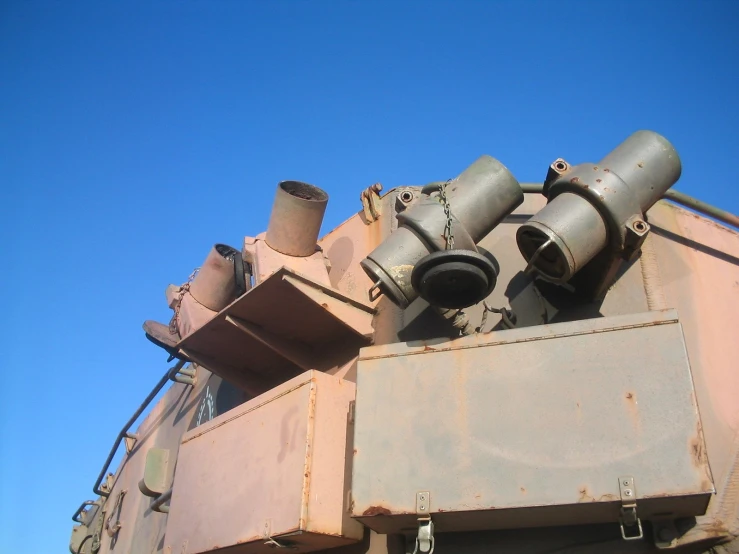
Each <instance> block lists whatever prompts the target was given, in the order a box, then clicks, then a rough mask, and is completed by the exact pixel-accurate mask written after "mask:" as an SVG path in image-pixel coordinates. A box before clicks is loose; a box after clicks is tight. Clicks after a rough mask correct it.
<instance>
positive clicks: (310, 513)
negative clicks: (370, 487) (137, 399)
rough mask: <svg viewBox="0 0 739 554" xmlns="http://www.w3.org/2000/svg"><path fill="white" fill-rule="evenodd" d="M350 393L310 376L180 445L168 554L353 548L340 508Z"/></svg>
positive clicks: (355, 533) (351, 524)
mask: <svg viewBox="0 0 739 554" xmlns="http://www.w3.org/2000/svg"><path fill="white" fill-rule="evenodd" d="M354 390H355V387H354V384H353V383H351V382H349V381H344V380H342V379H339V378H337V377H333V376H331V375H326V374H324V373H320V372H318V371H308V372H306V373H303V374H302V375H299V376H298V377H295V378H294V379H291V380H290V381H287V382H286V383H284V384H282V385H280V386H278V387H276V388H274V389H272V390H270V391H269V392H267V393H265V394H262V395H260V396H258V397H256V398H254V399H253V400H250V401H249V402H247V403H245V404H242V405H241V406H239V407H238V408H235V409H233V410H231V411H229V412H226V413H224V414H222V415H220V416H218V417H216V418H215V419H213V420H212V421H209V422H208V423H205V424H203V425H201V426H200V427H196V428H195V429H193V430H191V431H189V432H188V433H186V434H185V435H184V436H183V438H182V444H181V446H180V450H179V455H178V458H177V468H176V471H175V477H174V487H173V491H172V500H171V504H170V512H169V518H168V521H167V532H166V535H165V546H166V548H165V550H164V551H165V552H167V553H170V552H171V553H172V554H175V553H176V554H180V553H182V552H186V553H187V554H198V553H201V552H220V551H222V550H225V549H228V552H229V553H252V552H273V549H274V548H275V547H277V546H278V545H281V546H290V547H293V548H291V550H290V551H292V552H310V551H313V550H321V549H325V548H331V547H334V546H340V545H343V544H350V543H353V542H356V541H358V540H360V539H361V538H362V536H363V528H362V526H361V525H360V524H359V523H357V522H356V521H354V520H352V519H351V517H350V515H349V513H348V510H347V507H346V499H347V488H348V480H349V473H348V470H345V465H346V464H347V455H346V452H347V447H348V444H349V443H348V441H349V440H350V438H351V434H350V433H348V429H349V427H348V422H349V407H350V404H351V402H352V401H353V400H354Z"/></svg>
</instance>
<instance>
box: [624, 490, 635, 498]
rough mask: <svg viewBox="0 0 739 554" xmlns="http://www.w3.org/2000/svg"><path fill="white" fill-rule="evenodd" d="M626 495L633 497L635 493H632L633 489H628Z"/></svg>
mask: <svg viewBox="0 0 739 554" xmlns="http://www.w3.org/2000/svg"><path fill="white" fill-rule="evenodd" d="M624 494H625V495H626V496H631V495H632V494H634V493H633V492H631V489H626V490H625V491H624Z"/></svg>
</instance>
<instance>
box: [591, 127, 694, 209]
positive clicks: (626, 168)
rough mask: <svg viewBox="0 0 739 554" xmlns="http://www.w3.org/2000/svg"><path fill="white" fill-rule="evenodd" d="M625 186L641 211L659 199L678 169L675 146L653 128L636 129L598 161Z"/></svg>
mask: <svg viewBox="0 0 739 554" xmlns="http://www.w3.org/2000/svg"><path fill="white" fill-rule="evenodd" d="M599 165H601V166H602V167H607V168H609V169H610V170H611V171H612V172H613V173H615V174H616V175H618V176H619V177H620V178H621V180H622V181H623V182H625V183H627V184H628V185H629V188H630V189H631V190H632V191H633V192H634V194H636V196H637V201H638V203H639V205H640V206H641V209H642V212H646V211H647V210H648V209H649V208H651V207H652V205H653V204H654V203H655V202H656V201H657V200H659V199H660V198H661V197H662V195H663V194H664V193H665V192H666V191H667V189H669V188H670V187H671V186H672V185H674V184H675V182H677V180H678V179H679V178H680V173H681V172H682V164H681V163H680V156H678V154H677V151H676V150H675V147H674V146H672V144H670V142H669V141H668V140H667V139H666V138H665V137H663V136H662V135H660V134H658V133H655V132H654V131H637V132H636V133H634V134H633V135H631V136H630V137H629V138H627V139H626V140H625V141H623V142H622V143H621V144H619V145H618V146H617V147H616V148H615V149H614V150H613V151H612V152H611V153H610V154H608V155H607V156H606V157H605V158H603V159H602V160H601V161H600V164H599Z"/></svg>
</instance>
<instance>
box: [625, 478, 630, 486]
mask: <svg viewBox="0 0 739 554" xmlns="http://www.w3.org/2000/svg"><path fill="white" fill-rule="evenodd" d="M624 486H626V487H628V486H629V480H628V479H624Z"/></svg>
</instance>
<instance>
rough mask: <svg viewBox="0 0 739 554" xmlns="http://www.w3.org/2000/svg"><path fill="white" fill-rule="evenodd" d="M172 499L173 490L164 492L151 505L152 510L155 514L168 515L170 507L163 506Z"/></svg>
mask: <svg viewBox="0 0 739 554" xmlns="http://www.w3.org/2000/svg"><path fill="white" fill-rule="evenodd" d="M171 498H172V489H171V488H170V489H169V490H166V491H164V492H163V493H162V494H160V495H159V496H157V497H156V498H155V499H154V501H153V502H152V503H151V506H150V507H151V510H152V511H153V512H159V513H161V514H168V513H169V506H162V504H164V503H165V502H167V501H168V500H170V499H171Z"/></svg>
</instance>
